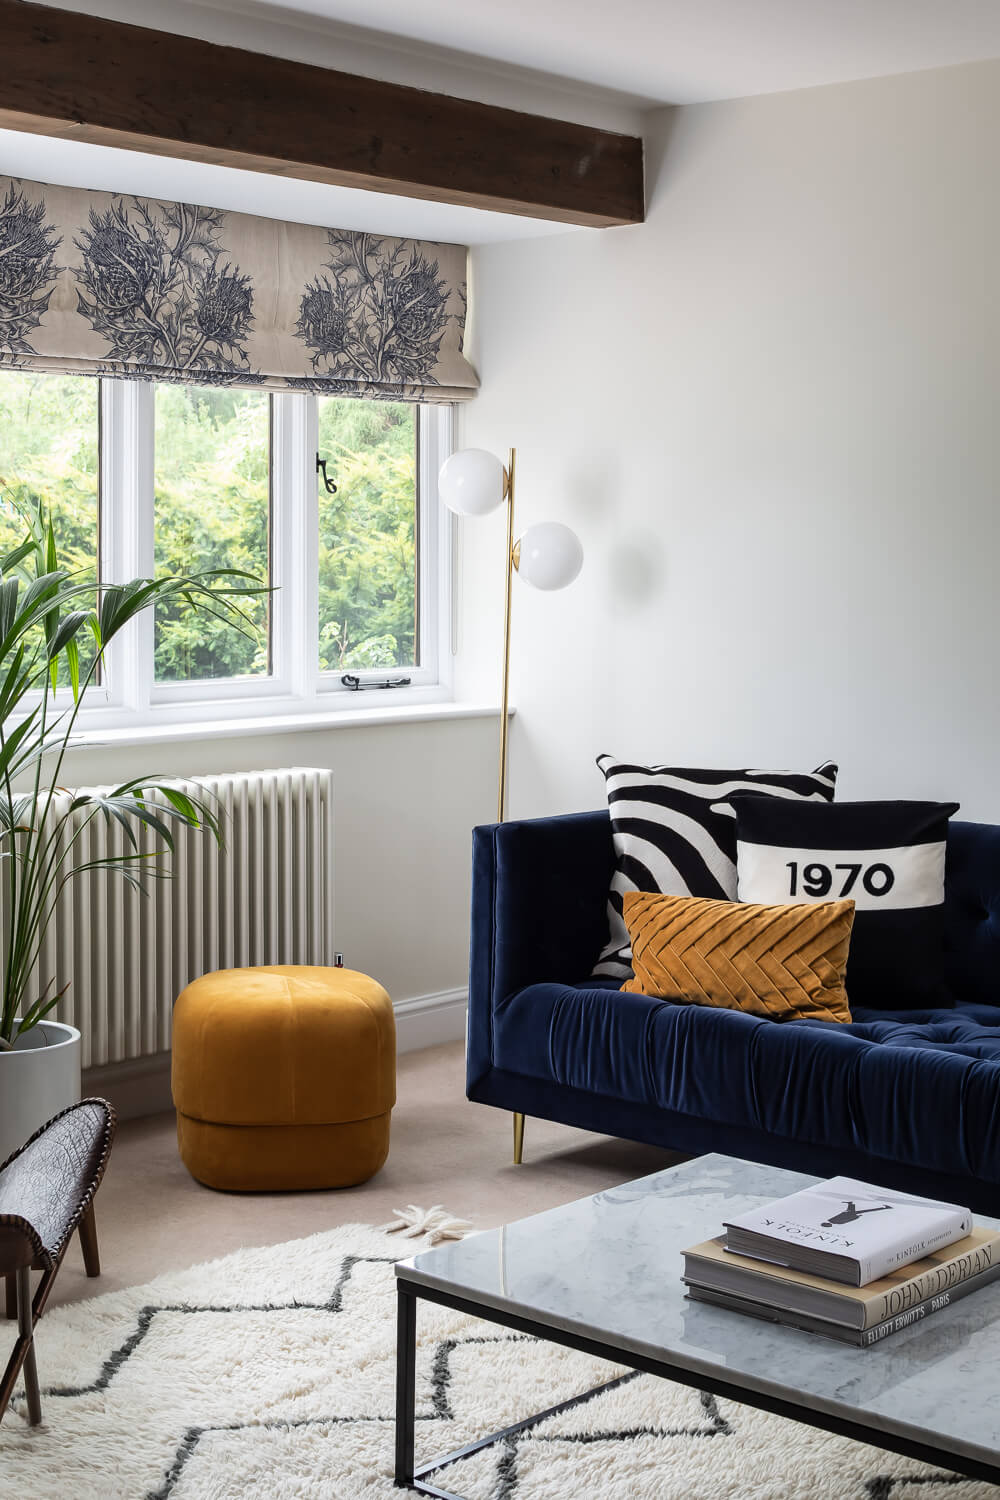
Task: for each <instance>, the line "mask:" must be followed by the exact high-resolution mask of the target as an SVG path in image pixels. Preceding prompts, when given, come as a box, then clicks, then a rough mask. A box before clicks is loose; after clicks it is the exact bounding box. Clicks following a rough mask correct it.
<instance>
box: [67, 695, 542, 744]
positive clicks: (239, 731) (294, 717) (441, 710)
mask: <svg viewBox="0 0 1000 1500" xmlns="http://www.w3.org/2000/svg"><path fill="white" fill-rule="evenodd" d="M511 713H513V709H512V710H511ZM499 717H500V709H499V707H497V706H496V705H491V704H481V703H421V704H413V705H411V706H410V707H407V706H405V705H404V706H402V707H400V708H392V707H387V708H339V709H334V710H329V709H327V710H320V711H319V712H318V713H299V714H268V715H267V716H258V717H256V718H246V719H210V720H204V719H203V720H200V721H197V722H193V723H188V724H180V723H171V724H136V725H131V726H127V727H124V728H118V729H110V728H108V729H102V728H88V729H82V730H80V731H79V733H77V734H74V736H73V740H72V745H73V747H74V748H78V749H89V748H93V747H95V746H100V745H109V746H111V745H165V744H170V743H171V741H174V742H176V741H179V740H189V741H190V740H237V739H246V738H249V737H251V736H253V737H257V738H259V737H260V736H262V735H272V734H303V733H305V732H307V731H315V730H323V729H370V728H372V727H374V726H376V725H378V726H379V727H383V726H386V725H391V724H424V723H437V722H441V721H444V720H447V719H496V718H499Z"/></svg>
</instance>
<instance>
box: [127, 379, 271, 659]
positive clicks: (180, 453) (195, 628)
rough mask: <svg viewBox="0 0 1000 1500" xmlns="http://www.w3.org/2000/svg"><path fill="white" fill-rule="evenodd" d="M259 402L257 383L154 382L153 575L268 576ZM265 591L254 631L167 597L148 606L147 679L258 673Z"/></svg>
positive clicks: (264, 430) (264, 407)
mask: <svg viewBox="0 0 1000 1500" xmlns="http://www.w3.org/2000/svg"><path fill="white" fill-rule="evenodd" d="M268 411H269V401H268V397H267V395H266V394H265V393H263V392H260V391H243V390H226V389H224V388H223V389H215V388H204V387H201V386H186V385H160V386H157V388H156V467H155V473H156V490H155V506H154V518H153V535H154V538H155V549H156V573H157V577H170V576H172V575H173V574H174V573H177V572H178V571H180V570H181V568H186V569H188V570H200V569H207V568H238V569H239V570H240V571H243V572H247V573H252V574H253V575H254V576H255V577H257V578H267V576H268V546H269V544H268V533H269V525H270V498H269V477H268V476H269V446H270V439H269V428H268V422H269V416H268ZM269 602H270V601H269V599H268V596H267V595H266V594H264V595H262V596H260V597H258V598H257V599H255V600H253V601H252V604H251V607H250V609H249V611H248V613H249V614H250V615H251V618H252V619H253V623H254V625H255V626H256V627H257V630H258V635H257V638H256V639H253V638H251V637H250V636H248V635H247V634H244V633H241V632H240V631H239V630H237V629H235V628H234V626H233V624H232V623H231V621H228V620H225V619H214V618H212V617H210V616H206V615H204V614H199V615H194V614H192V613H191V611H190V610H185V609H183V608H181V607H180V606H179V605H178V604H176V603H174V602H173V601H171V602H170V603H168V604H160V605H158V606H157V609H156V633H155V651H154V671H155V675H156V680H157V682H190V681H199V680H201V679H204V678H212V677H242V676H246V675H248V674H254V675H265V674H266V673H267V672H268V670H269V656H270V651H269V645H270V642H269V632H268V629H267V624H268V611H269Z"/></svg>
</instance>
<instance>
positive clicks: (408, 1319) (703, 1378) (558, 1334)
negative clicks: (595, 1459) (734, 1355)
mask: <svg viewBox="0 0 1000 1500" xmlns="http://www.w3.org/2000/svg"><path fill="white" fill-rule="evenodd" d="M396 1293H397V1302H396V1306H397V1325H396V1326H397V1336H396V1473H395V1483H396V1486H397V1488H399V1489H409V1490H413V1491H415V1492H416V1493H417V1494H418V1495H431V1496H434V1497H435V1500H462V1497H461V1496H460V1495H456V1494H455V1493H454V1491H452V1490H443V1489H440V1488H439V1487H438V1486H437V1485H434V1484H432V1483H430V1476H431V1475H432V1474H436V1473H438V1472H439V1471H440V1470H441V1469H444V1468H447V1467H448V1466H449V1465H450V1464H453V1463H456V1462H457V1461H458V1460H459V1459H462V1458H468V1457H469V1456H470V1455H471V1454H473V1453H478V1452H479V1451H480V1450H481V1449H483V1448H488V1447H490V1446H491V1445H492V1444H494V1443H499V1442H502V1441H503V1439H504V1438H507V1437H512V1436H514V1435H515V1434H517V1433H520V1432H527V1431H529V1430H530V1429H531V1428H532V1427H537V1426H538V1424H539V1423H540V1422H543V1421H545V1420H546V1418H548V1417H551V1416H556V1415H557V1414H558V1413H559V1412H562V1411H568V1410H570V1409H571V1408H572V1407H574V1406H579V1405H581V1404H582V1403H583V1402H585V1401H588V1400H590V1399H591V1398H592V1397H593V1396H594V1395H595V1394H597V1392H599V1391H601V1390H611V1389H612V1388H613V1387H614V1386H615V1385H618V1384H620V1383H621V1381H622V1380H623V1379H628V1378H629V1377H628V1376H624V1377H619V1378H618V1380H612V1381H609V1382H608V1383H607V1384H606V1385H604V1386H598V1387H596V1388H595V1390H591V1391H586V1392H583V1393H582V1394H581V1395H579V1396H572V1397H571V1398H570V1399H569V1400H568V1401H562V1402H560V1403H559V1404H558V1405H557V1406H550V1407H548V1408H547V1409H546V1410H545V1411H543V1412H536V1413H535V1415H534V1416H530V1417H525V1419H524V1420H523V1421H521V1422H516V1423H514V1424H513V1426H511V1427H505V1428H503V1429H502V1430H501V1431H500V1432H493V1433H490V1434H489V1436H488V1437H484V1438H479V1439H478V1440H477V1441H476V1442H472V1443H467V1444H466V1445H465V1446H464V1447H462V1448H456V1449H454V1451H453V1452H451V1453H446V1454H445V1455H444V1456H443V1457H441V1458H436V1459H434V1460H433V1461H432V1462H431V1463H425V1464H421V1466H420V1468H419V1469H418V1468H415V1466H414V1434H415V1425H416V1352H417V1301H418V1300H419V1299H420V1298H423V1299H424V1301H426V1302H437V1303H440V1305H441V1306H442V1307H450V1308H453V1309H454V1310H455V1311H456V1312H461V1313H468V1314H469V1315H470V1316H471V1317H474V1318H482V1319H483V1320H484V1321H486V1322H488V1323H497V1324H499V1325H500V1326H501V1327H503V1328H513V1329H514V1330H515V1331H516V1332H518V1333H527V1334H531V1335H532V1336H533V1337H534V1338H539V1339H544V1340H547V1341H548V1342H549V1343H553V1344H562V1345H564V1346H565V1347H566V1348H567V1349H577V1350H579V1351H580V1352H581V1353H583V1354H592V1355H596V1357H597V1358H598V1359H606V1360H608V1361H609V1363H611V1364H618V1365H628V1367H629V1369H630V1370H638V1371H640V1372H641V1373H642V1374H644V1375H658V1376H659V1377H660V1378H661V1379H663V1380H673V1381H675V1382H676V1383H677V1384H678V1385H689V1386H693V1387H694V1388H695V1389H696V1390H699V1391H708V1392H709V1393H710V1394H711V1395H713V1396H721V1397H723V1398H724V1399H725V1400H729V1401H736V1402H739V1403H740V1404H741V1405H743V1406H755V1407H758V1408H759V1409H760V1410H761V1411H767V1412H773V1413H774V1414H775V1415H776V1416H779V1417H788V1418H790V1419H791V1420H792V1421H793V1422H801V1423H803V1424H804V1425H805V1426H807V1427H818V1428H820V1429H821V1430H822V1431H823V1432H834V1433H836V1434H837V1435H838V1436H840V1437H846V1438H853V1439H854V1440H855V1441H856V1442H859V1443H868V1444H869V1445H870V1446H871V1447H873V1448H883V1449H885V1450H886V1451H887V1452H889V1453H900V1454H902V1455H903V1456H904V1457H906V1458H915V1459H917V1460H918V1461H919V1462H921V1463H926V1464H931V1465H932V1466H933V1467H935V1468H941V1469H950V1470H953V1471H954V1472H955V1473H957V1474H962V1475H964V1476H965V1477H966V1478H967V1479H984V1480H987V1481H989V1482H990V1483H991V1484H1000V1454H998V1455H997V1461H996V1462H995V1463H983V1462H981V1461H980V1460H978V1459H974V1458H967V1457H965V1456H963V1455H962V1454H960V1453H952V1452H949V1451H948V1449H946V1448H941V1447H938V1446H936V1445H935V1444H933V1443H924V1442H919V1441H917V1440H916V1439H913V1438H908V1437H904V1436H901V1435H898V1434H895V1433H891V1432H885V1431H883V1430H881V1429H880V1428H877V1427H869V1426H867V1425H866V1424H865V1423H864V1422H861V1421H855V1420H853V1419H851V1418H849V1417H840V1416H835V1415H833V1414H832V1413H830V1412H825V1411H815V1410H814V1409H813V1408H812V1407H809V1406H807V1405H806V1404H805V1402H804V1401H803V1402H801V1403H797V1402H795V1401H791V1400H786V1399H785V1398H784V1397H781V1396H773V1395H770V1394H769V1393H767V1392H765V1391H755V1390H753V1389H751V1388H750V1387H748V1386H743V1385H737V1384H736V1383H735V1382H733V1381H729V1380H720V1379H718V1378H717V1377H715V1376H713V1375H705V1374H703V1373H701V1372H700V1371H698V1372H695V1371H693V1370H688V1369H685V1368H684V1366H683V1365H678V1364H674V1363H672V1362H671V1361H670V1360H668V1359H654V1358H652V1357H650V1356H648V1355H643V1354H636V1353H632V1352H630V1351H629V1350H626V1349H620V1348H617V1347H615V1346H614V1345H612V1344H605V1343H602V1342H601V1341H600V1340H599V1339H592V1338H587V1337H585V1336H584V1335H582V1334H576V1333H569V1332H567V1330H566V1329H564V1328H553V1327H551V1326H550V1325H549V1324H547V1323H541V1322H538V1321H537V1320H536V1319H534V1318H526V1317H523V1316H521V1315H520V1314H518V1313H511V1312H506V1311H501V1310H500V1309H498V1308H495V1307H489V1306H487V1305H485V1304H484V1303H481V1302H473V1301H470V1300H469V1298H467V1297H460V1296H457V1295H455V1294H454V1293H452V1292H446V1291H443V1290H441V1289H440V1288H439V1287H432V1286H427V1285H425V1284H424V1283H423V1282H415V1281H407V1280H406V1278H405V1277H403V1276H398V1277H397V1279H396ZM860 1357H861V1358H864V1355H863V1354H862V1355H861V1356H860Z"/></svg>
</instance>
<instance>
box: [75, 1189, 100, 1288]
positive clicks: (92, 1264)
mask: <svg viewBox="0 0 1000 1500" xmlns="http://www.w3.org/2000/svg"><path fill="white" fill-rule="evenodd" d="M79 1229H80V1248H81V1249H82V1251H83V1264H84V1269H85V1270H86V1272H87V1275H88V1276H100V1274H101V1252H100V1250H99V1249H98V1246H97V1219H96V1218H95V1216H94V1204H93V1201H91V1203H90V1204H89V1206H88V1208H87V1211H86V1213H85V1214H84V1215H83V1218H82V1219H81V1220H80V1224H79Z"/></svg>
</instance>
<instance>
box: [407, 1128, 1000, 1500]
mask: <svg viewBox="0 0 1000 1500" xmlns="http://www.w3.org/2000/svg"><path fill="white" fill-rule="evenodd" d="M816 1180H817V1179H815V1178H812V1177H806V1176H804V1175H802V1174H801V1173H798V1172H785V1171H781V1170H779V1169H777V1168H774V1167H764V1166H759V1165H757V1164H755V1163H752V1162H745V1161H738V1160H735V1159H734V1158H732V1157H728V1156H703V1157H700V1158H698V1159H697V1160H695V1161H690V1162H686V1163H684V1165H683V1166H678V1167H671V1168H669V1169H668V1170H666V1171H664V1172H656V1173H654V1175H653V1176H651V1177H643V1178H641V1179H640V1180H639V1181H638V1182H630V1183H626V1184H625V1185H624V1186H623V1187H619V1188H613V1189H611V1190H610V1191H609V1192H605V1193H597V1194H596V1195H595V1196H594V1197H592V1198H582V1199H580V1200H579V1201H578V1202H576V1203H568V1204H566V1205H565V1206H564V1207H563V1208H555V1209H551V1210H550V1211H549V1212H548V1213H543V1214H534V1215H532V1217H531V1218H528V1219H522V1220H520V1221H519V1222H518V1223H514V1224H508V1225H506V1226H505V1227H504V1228H502V1229H491V1230H487V1231H485V1232H484V1233H482V1234H476V1235H473V1236H471V1237H470V1238H469V1239H466V1240H462V1241H460V1242H458V1243H456V1244H454V1245H446V1246H442V1247H441V1248H439V1249H436V1250H429V1251H427V1252H426V1253H425V1254H423V1255H416V1256H414V1257H413V1259H412V1260H409V1261H403V1262H400V1264H399V1265H397V1267H396V1277H397V1281H396V1286H397V1293H398V1316H399V1323H398V1345H397V1356H396V1357H397V1366H396V1484H397V1485H398V1486H399V1487H401V1488H404V1489H405V1488H409V1489H411V1490H415V1491H417V1492H418V1493H420V1494H424V1495H434V1496H437V1497H439V1500H459V1497H456V1496H454V1495H453V1492H452V1491H450V1490H447V1489H441V1488H439V1487H437V1486H436V1485H435V1484H434V1483H433V1482H432V1477H431V1476H433V1475H436V1474H439V1473H440V1471H441V1470H442V1469H443V1468H445V1467H446V1466H447V1465H448V1464H451V1463H454V1462H455V1461H456V1460H457V1459H458V1458H459V1457H465V1456H468V1455H469V1454H470V1453H473V1452H477V1451H478V1450H479V1449H481V1448H484V1447H486V1446H487V1445H488V1444H490V1443H493V1442H497V1441H499V1439H501V1438H502V1437H505V1436H508V1435H509V1434H513V1433H515V1432H521V1431H524V1430H526V1429H528V1428H530V1427H533V1426H535V1425H536V1424H537V1423H538V1422H540V1421H541V1420H542V1419H543V1418H544V1417H548V1416H550V1415H553V1414H555V1413H556V1412H558V1411H561V1410H564V1409H565V1408H566V1407H567V1406H569V1405H574V1404H578V1403H579V1402H580V1400H581V1399H583V1397H582V1396H579V1397H576V1398H574V1400H573V1401H572V1402H569V1403H566V1402H563V1403H562V1404H561V1405H560V1406H558V1407H551V1408H549V1410H548V1411H546V1412H542V1413H538V1414H536V1415H534V1416H528V1417H526V1418H525V1420H524V1421H523V1422H519V1423H518V1424H517V1425H516V1426H514V1427H510V1428H506V1429H505V1430H504V1432H502V1433H493V1434H492V1435H491V1436H490V1437H486V1438H483V1439H481V1440H480V1441H479V1442H476V1443H472V1444H470V1445H468V1446H467V1447H465V1448H462V1449H458V1450H456V1451H455V1452H454V1453H449V1454H447V1455H445V1456H444V1457H441V1458H438V1459H436V1460H434V1461H433V1462H428V1463H424V1464H421V1466H420V1467H419V1468H415V1467H414V1403H415V1398H416V1390H415V1383H416V1377H415V1344H416V1315H417V1303H418V1301H420V1300H421V1299H424V1300H427V1301H430V1302H438V1303H443V1304H444V1305H445V1306H446V1307H452V1308H457V1309H458V1310H460V1311H461V1312H467V1313H471V1314H473V1315H474V1316H476V1317H478V1318H485V1319H486V1320H487V1321H489V1322H491V1323H498V1324H501V1325H502V1326H503V1327H505V1328H514V1329H517V1330H519V1331H520V1332H524V1333H529V1334H533V1335H535V1336H536V1337H538V1338H541V1339H547V1340H549V1341H551V1342H552V1343H555V1344H564V1345H566V1346H568V1347H569V1348H571V1349H581V1350H583V1351H585V1352H586V1353H589V1354H594V1355H597V1356H600V1357H601V1358H604V1359H607V1360H610V1361H612V1362H614V1363H616V1364H620V1365H627V1366H629V1367H630V1369H633V1370H641V1371H644V1372H646V1373H649V1374H653V1375H659V1376H662V1377H663V1378H664V1379H667V1380H674V1381H678V1382H680V1383H681V1384H683V1385H690V1386H695V1387H697V1388H698V1389H699V1390H704V1391H710V1392H712V1393H713V1394H715V1395H717V1396H722V1397H728V1398H729V1399H730V1400H733V1401H741V1402H744V1403H745V1404H747V1405H749V1406H758V1407H762V1408H763V1409H764V1410H765V1411H770V1412H777V1413H779V1414H780V1415H781V1416H784V1417H790V1418H793V1419H794V1420H796V1421H799V1422H804V1423H806V1424H807V1425H809V1426H811V1427H819V1428H823V1429H825V1430H827V1431H829V1432H836V1433H840V1434H842V1435H844V1436H846V1437H851V1438H857V1439H858V1440H860V1441H862V1442H866V1443H871V1444H873V1445H874V1446H876V1447H879V1448H887V1449H889V1450H890V1451H891V1452H895V1453H903V1454H906V1455H907V1456H909V1457H911V1458H916V1459H921V1460H923V1461H925V1462H926V1463H930V1464H934V1465H937V1466H940V1467H942V1468H946V1469H953V1470H956V1471H957V1472H958V1473H960V1474H964V1475H967V1476H969V1477H971V1478H975V1479H986V1480H991V1481H992V1482H994V1483H1000V1281H997V1282H994V1283H993V1284H992V1285H991V1286H988V1287H986V1288H984V1289H983V1290H982V1291H980V1292H976V1293H975V1294H974V1295H973V1296H971V1297H968V1298H966V1299H965V1300H964V1301H962V1302H960V1303H957V1304H956V1305H955V1306H954V1307H950V1308H945V1309H943V1310H942V1311H941V1312H938V1313H935V1314H933V1315H932V1316H930V1317H928V1318H927V1319H925V1320H924V1321H923V1322H921V1323H917V1324H914V1325H913V1326H912V1327H911V1328H908V1329H906V1330H905V1331H904V1332H902V1333H897V1334H894V1335H893V1336H892V1337H891V1338H888V1339H886V1340H885V1342H884V1343H882V1344H878V1345H876V1346H875V1347H874V1348H871V1349H856V1348H853V1347H851V1346H848V1345H843V1344H838V1343H835V1342H833V1341H832V1340H828V1339H823V1338H818V1337H816V1336H815V1335H811V1334H807V1333H800V1332H798V1331H796V1330H795V1329H789V1328H781V1327H778V1326H776V1325H774V1324H771V1323H764V1322H758V1321H756V1320H755V1319H753V1318H748V1317H743V1316H742V1315H741V1314H739V1313H733V1312H728V1311H725V1310H723V1309H721V1308H714V1307H710V1306H708V1305H706V1304H704V1303H697V1302H691V1301H689V1300H688V1299H687V1298H686V1297H685V1295H684V1286H683V1284H682V1282H681V1279H680V1278H681V1269H682V1261H681V1251H682V1250H683V1249H685V1248H686V1247H687V1246H689V1245H693V1244H696V1243H697V1242H698V1241H699V1240H704V1239H708V1238H709V1237H710V1236H711V1235H714V1234H718V1233H719V1232H720V1231H721V1228H722V1223H723V1220H724V1219H725V1218H727V1217H729V1216H730V1215H731V1214H732V1213H733V1212H737V1211H743V1210H746V1209H748V1208H752V1207H755V1206H757V1205H758V1204H760V1203H765V1202H768V1201H770V1200H772V1199H774V1198H780V1197H782V1196H783V1195H784V1194H786V1193H791V1192H794V1191H795V1190H796V1189H797V1188H801V1187H805V1186H806V1185H807V1184H808V1183H810V1182H814V1181H816ZM977 1222H979V1223H986V1224H990V1225H993V1226H994V1227H1000V1225H997V1224H996V1221H994V1220H990V1219H986V1218H984V1217H983V1216H981V1215H977ZM588 1394H589V1393H588Z"/></svg>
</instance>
